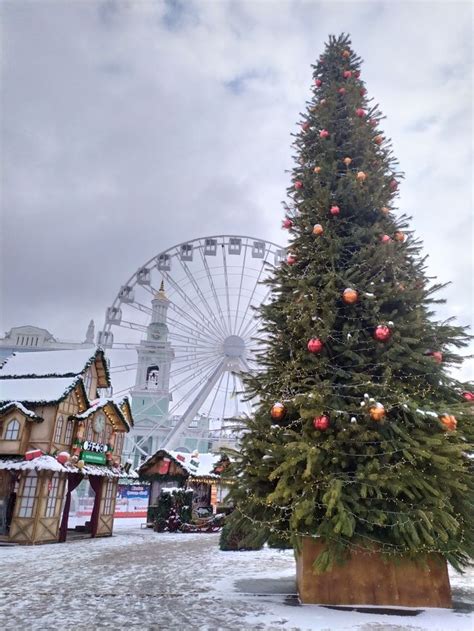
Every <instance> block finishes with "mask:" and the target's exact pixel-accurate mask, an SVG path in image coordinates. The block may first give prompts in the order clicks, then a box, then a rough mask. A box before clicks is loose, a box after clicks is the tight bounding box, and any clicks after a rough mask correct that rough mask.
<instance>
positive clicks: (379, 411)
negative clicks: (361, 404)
mask: <svg viewBox="0 0 474 631" xmlns="http://www.w3.org/2000/svg"><path fill="white" fill-rule="evenodd" d="M369 414H370V418H371V419H372V420H373V421H381V420H382V419H383V417H384V416H385V408H384V406H383V405H382V404H381V403H376V404H375V405H373V406H372V407H371V408H370V410H369Z"/></svg>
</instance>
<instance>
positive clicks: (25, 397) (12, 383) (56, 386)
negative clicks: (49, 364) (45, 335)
mask: <svg viewBox="0 0 474 631" xmlns="http://www.w3.org/2000/svg"><path fill="white" fill-rule="evenodd" d="M58 352H60V351H58ZM38 355H42V353H38ZM80 381H82V379H81V377H51V378H45V379H0V402H12V401H21V402H22V403H40V402H45V403H51V402H53V401H59V399H61V398H62V397H63V395H65V394H66V393H67V392H69V391H71V390H72V389H73V387H74V386H75V385H76V384H77V383H78V382H80Z"/></svg>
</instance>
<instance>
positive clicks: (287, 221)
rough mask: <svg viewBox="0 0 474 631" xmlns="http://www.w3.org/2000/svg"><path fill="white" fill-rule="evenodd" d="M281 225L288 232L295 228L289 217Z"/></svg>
mask: <svg viewBox="0 0 474 631" xmlns="http://www.w3.org/2000/svg"><path fill="white" fill-rule="evenodd" d="M281 225H282V227H283V228H285V229H286V230H289V229H290V228H291V227H292V226H293V222H292V221H291V219H290V218H289V217H285V219H283V223H282V224H281Z"/></svg>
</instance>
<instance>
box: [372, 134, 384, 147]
mask: <svg viewBox="0 0 474 631" xmlns="http://www.w3.org/2000/svg"><path fill="white" fill-rule="evenodd" d="M374 142H375V144H376V145H381V144H382V143H383V136H382V135H381V134H378V135H377V136H375V138H374Z"/></svg>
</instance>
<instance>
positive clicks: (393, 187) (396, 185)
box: [389, 180, 398, 191]
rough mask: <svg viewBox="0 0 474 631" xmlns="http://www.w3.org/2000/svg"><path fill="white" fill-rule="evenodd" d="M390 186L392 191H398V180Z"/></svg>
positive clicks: (391, 181) (392, 181) (393, 181)
mask: <svg viewBox="0 0 474 631" xmlns="http://www.w3.org/2000/svg"><path fill="white" fill-rule="evenodd" d="M389 186H390V190H392V191H396V190H397V188H398V182H397V180H390V184H389Z"/></svg>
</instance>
